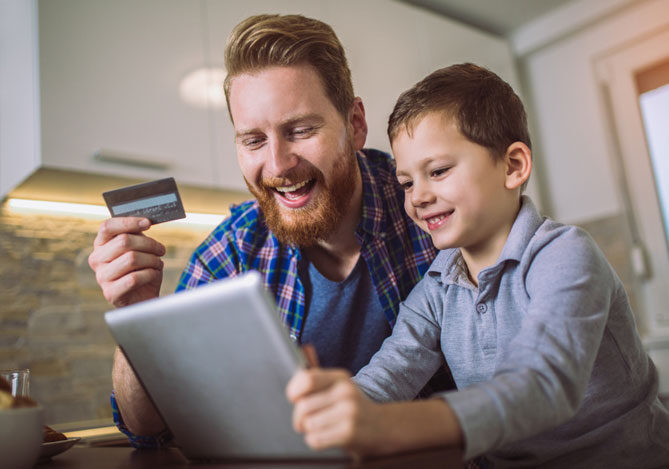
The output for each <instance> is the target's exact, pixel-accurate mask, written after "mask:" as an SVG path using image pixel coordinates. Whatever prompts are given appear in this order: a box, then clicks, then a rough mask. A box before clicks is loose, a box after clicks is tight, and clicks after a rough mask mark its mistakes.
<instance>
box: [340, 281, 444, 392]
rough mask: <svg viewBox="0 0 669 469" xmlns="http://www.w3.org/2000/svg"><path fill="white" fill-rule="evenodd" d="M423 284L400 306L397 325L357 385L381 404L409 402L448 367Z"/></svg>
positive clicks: (358, 378) (361, 373)
mask: <svg viewBox="0 0 669 469" xmlns="http://www.w3.org/2000/svg"><path fill="white" fill-rule="evenodd" d="M425 281H426V280H425V279H423V280H421V281H420V282H419V283H418V284H417V285H416V287H415V288H414V289H413V290H412V291H411V293H410V294H409V296H408V297H407V299H406V301H405V302H403V303H401V304H400V309H399V314H398V316H397V323H396V324H395V327H393V331H392V334H391V335H390V336H389V337H388V338H387V339H386V340H385V341H384V342H383V345H382V346H381V348H380V349H379V351H378V352H376V353H375V354H374V356H373V357H372V359H371V360H370V362H369V364H368V365H367V366H365V367H364V368H362V369H361V370H360V371H359V372H358V374H356V375H355V377H354V378H353V381H354V382H355V383H356V384H357V385H358V386H359V387H360V388H361V389H362V391H363V392H364V393H365V394H367V395H368V396H369V397H370V398H371V399H373V400H375V401H377V402H388V401H398V400H409V399H413V398H414V397H416V395H417V394H418V393H419V392H420V390H421V389H423V387H424V386H425V384H427V382H428V381H429V380H430V378H432V376H433V375H434V374H435V372H436V371H437V370H438V369H439V368H440V367H441V366H442V365H443V364H444V362H445V361H444V357H443V354H442V353H441V348H440V347H439V343H440V342H439V337H440V325H439V322H438V321H437V319H436V318H437V316H436V315H435V314H433V310H434V305H431V304H430V301H429V296H428V295H427V294H426V292H425V285H424V282H425Z"/></svg>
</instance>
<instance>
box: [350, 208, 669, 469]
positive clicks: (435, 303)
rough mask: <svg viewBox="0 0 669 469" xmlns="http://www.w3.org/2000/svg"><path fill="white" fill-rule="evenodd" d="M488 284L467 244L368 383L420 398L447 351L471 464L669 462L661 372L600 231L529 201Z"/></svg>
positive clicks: (433, 278)
mask: <svg viewBox="0 0 669 469" xmlns="http://www.w3.org/2000/svg"><path fill="white" fill-rule="evenodd" d="M478 283H479V286H478V287H476V286H475V285H474V284H473V283H472V282H471V281H469V279H468V277H467V268H466V265H465V263H464V260H463V258H462V256H461V254H460V250H459V249H448V250H444V251H441V252H440V253H439V254H438V256H437V258H436V259H435V260H434V262H433V264H432V266H431V267H430V269H429V270H428V273H427V274H426V276H425V277H424V278H423V280H422V281H421V282H420V283H418V285H416V287H415V288H414V289H413V291H412V292H411V293H410V294H409V296H408V298H407V299H406V301H405V302H404V303H403V304H402V305H401V307H400V313H399V316H398V321H397V324H396V325H395V328H394V329H393V333H392V335H391V336H390V337H389V338H388V339H386V340H385V342H384V343H383V346H382V347H381V349H380V350H379V351H378V352H377V353H376V354H375V355H374V357H373V358H372V360H371V362H370V363H369V365H367V366H366V367H364V368H363V369H362V370H360V372H359V373H358V374H357V375H356V376H355V378H354V380H355V382H356V383H357V384H358V385H359V386H360V387H361V388H362V389H363V390H364V392H365V393H366V394H368V395H369V396H370V397H371V398H372V399H374V400H377V401H381V402H383V401H391V400H405V399H412V398H413V397H415V396H416V394H417V393H418V391H419V390H420V389H421V388H422V387H423V386H424V385H425V383H426V382H427V380H428V379H429V378H430V377H431V376H432V375H433V374H434V372H435V371H436V370H437V368H438V367H439V366H440V365H441V364H442V363H443V362H444V358H445V359H446V362H447V363H448V365H449V367H450V369H451V371H452V373H453V377H454V379H455V382H456V384H457V386H458V391H452V392H447V393H443V394H441V395H440V396H441V397H442V398H443V399H445V400H446V401H447V402H448V404H449V405H450V406H451V407H452V408H453V410H454V412H455V414H456V415H457V417H458V420H459V421H460V424H461V426H462V430H463V432H464V437H465V457H466V458H472V457H474V456H478V455H481V454H486V456H487V457H488V459H489V461H491V462H492V463H493V464H494V467H523V466H525V467H527V466H530V467H537V466H543V467H570V468H574V467H607V468H612V467H630V468H631V467H633V468H645V467H665V466H666V467H669V413H668V412H667V410H666V409H665V408H664V407H663V406H662V404H661V403H660V402H659V400H658V398H657V386H658V377H657V371H656V369H655V366H654V365H653V363H652V361H651V360H650V358H649V357H648V355H647V354H646V353H645V352H644V350H643V347H642V345H641V341H640V339H639V335H638V333H637V330H636V326H635V324H634V317H633V315H632V311H631V309H630V306H629V302H628V299H627V295H626V294H625V291H624V289H623V286H622V284H621V282H620V280H619V279H618V277H617V276H616V274H615V272H614V271H613V269H612V268H611V266H610V265H609V264H608V262H607V261H606V259H605V257H604V255H603V254H602V253H601V251H600V250H599V249H598V248H597V246H596V244H595V243H594V241H593V240H592V239H591V238H590V237H589V236H588V234H587V233H585V232H584V231H583V230H581V229H579V228H576V227H573V226H566V225H562V224H560V223H556V222H555V221H552V220H549V219H545V218H543V217H541V216H540V215H539V213H538V212H537V210H536V208H535V207H534V205H533V204H532V202H531V201H530V199H529V198H527V197H523V198H522V201H521V209H520V212H519V214H518V216H517V218H516V221H515V222H514V225H513V227H512V229H511V232H510V234H509V238H508V239H507V241H506V244H505V245H504V248H503V249H502V253H501V254H500V256H499V259H498V260H497V262H496V263H495V264H494V265H493V266H491V267H488V268H486V269H484V270H483V271H481V273H480V274H479V276H478Z"/></svg>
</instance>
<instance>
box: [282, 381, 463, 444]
mask: <svg viewBox="0 0 669 469" xmlns="http://www.w3.org/2000/svg"><path fill="white" fill-rule="evenodd" d="M350 378H351V375H350V374H349V373H348V372H347V371H345V370H323V369H320V368H311V369H308V370H300V371H298V372H297V373H296V374H295V376H293V378H292V379H291V380H290V382H289V383H288V386H287V387H286V395H287V396H288V399H289V400H290V401H291V402H292V403H293V404H294V405H295V408H294V410H293V427H294V428H295V430H296V431H298V432H300V433H304V438H305V441H306V442H307V444H308V445H309V446H310V447H312V448H313V449H325V448H331V447H340V448H344V449H346V450H348V451H349V452H351V453H352V454H353V455H355V456H365V455H382V454H391V453H398V452H402V451H409V450H415V449H422V448H429V447H435V446H453V445H462V439H463V438H462V430H461V428H460V424H459V422H458V420H457V417H456V416H455V414H454V413H453V411H452V410H451V408H450V407H449V406H448V404H446V402H445V401H444V400H442V399H428V400H424V401H414V402H394V403H388V404H377V403H374V402H372V401H371V400H369V399H368V398H367V397H366V396H365V395H364V394H363V393H362V391H361V390H360V389H359V388H358V387H357V386H356V385H355V384H354V383H353V382H352V381H351V379H350Z"/></svg>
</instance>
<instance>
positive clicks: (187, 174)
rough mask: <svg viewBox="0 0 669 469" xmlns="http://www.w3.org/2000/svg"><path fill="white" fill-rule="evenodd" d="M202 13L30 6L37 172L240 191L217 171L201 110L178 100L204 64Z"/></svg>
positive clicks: (169, 6)
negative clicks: (36, 68)
mask: <svg viewBox="0 0 669 469" xmlns="http://www.w3.org/2000/svg"><path fill="white" fill-rule="evenodd" d="M202 13H203V12H202V9H201V6H200V2H193V1H183V0H142V1H135V0H116V1H113V2H109V1H106V0H59V1H57V2H54V1H49V0H45V1H40V2H39V44H40V51H39V58H40V85H41V121H42V165H43V166H47V167H56V168H61V169H73V170H78V171H90V172H94V173H104V174H113V175H120V176H131V177H141V178H157V177H166V176H175V177H176V178H177V180H178V181H179V182H182V183H188V184H195V185H200V186H211V187H226V188H230V189H237V188H244V187H245V186H244V183H243V180H242V179H241V176H239V171H237V170H235V171H226V172H223V173H221V172H219V171H218V165H217V164H216V162H215V161H214V159H215V158H217V157H218V156H217V155H215V153H214V140H213V132H214V131H215V130H216V129H214V128H213V126H212V125H211V124H212V117H211V113H210V111H208V110H207V109H206V108H197V107H193V106H192V105H189V104H186V103H185V102H184V101H183V100H182V98H181V97H180V91H179V89H180V83H181V81H182V80H183V78H184V77H185V76H186V75H188V74H189V73H190V72H192V71H193V70H196V69H198V68H201V67H204V66H205V65H206V64H207V63H206V57H205V51H206V47H205V45H206V42H205V41H206V39H207V38H206V27H205V25H204V23H205V22H204V18H203V14H202ZM233 151H234V149H233ZM100 156H101V157H102V158H99V157H100ZM232 156H233V157H234V153H233V154H232Z"/></svg>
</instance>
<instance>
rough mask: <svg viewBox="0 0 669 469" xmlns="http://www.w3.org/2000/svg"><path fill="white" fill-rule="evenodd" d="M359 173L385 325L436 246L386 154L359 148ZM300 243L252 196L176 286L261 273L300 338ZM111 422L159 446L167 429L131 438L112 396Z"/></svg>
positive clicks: (364, 248)
mask: <svg viewBox="0 0 669 469" xmlns="http://www.w3.org/2000/svg"><path fill="white" fill-rule="evenodd" d="M358 165H359V166H360V173H361V175H362V186H363V194H362V219H361V220H360V224H359V225H358V228H357V229H356V232H355V236H356V239H357V240H358V242H359V243H360V254H361V255H362V257H363V259H364V260H365V262H366V264H367V268H368V269H369V274H370V277H371V279H372V283H373V284H374V287H375V290H376V293H377V295H378V297H379V301H380V302H381V306H382V307H383V311H384V313H385V315H386V319H387V320H388V323H389V324H390V326H391V327H392V326H393V325H394V324H395V319H396V317H397V312H398V310H399V304H400V301H402V299H404V298H405V297H406V296H407V295H408V294H409V292H410V291H411V289H412V288H413V287H414V285H415V284H416V283H418V281H419V280H420V279H421V278H422V276H423V274H424V273H425V271H426V270H427V268H428V267H429V266H430V264H431V263H432V260H433V259H434V257H435V256H436V254H437V250H436V249H435V248H434V246H433V245H432V240H431V239H430V236H429V235H428V234H426V233H424V232H423V231H422V230H421V229H420V228H418V227H417V226H416V225H415V224H414V223H413V222H412V221H411V219H410V218H409V217H408V216H407V215H406V213H405V212H404V191H403V190H402V188H401V187H400V186H399V184H398V183H397V180H396V179H395V164H394V161H393V160H392V159H391V157H390V156H389V155H388V154H386V153H383V152H380V151H378V150H371V149H367V150H363V152H359V153H358ZM300 258H301V252H300V249H299V247H297V246H291V245H285V244H282V243H280V242H279V240H278V239H277V238H276V236H275V235H274V234H273V233H272V232H271V231H270V230H269V228H268V227H267V225H266V224H265V219H264V217H263V215H262V212H261V211H260V207H259V205H258V203H257V201H247V202H244V203H242V204H240V205H238V206H233V207H231V215H230V217H228V218H226V219H225V220H224V221H223V222H222V223H221V224H220V225H219V226H218V227H216V229H214V231H213V232H212V233H211V234H210V235H209V236H208V237H207V239H206V240H205V241H204V242H203V243H202V244H201V245H200V246H199V247H198V248H197V249H196V250H195V252H194V253H193V255H192V257H191V259H190V261H189V263H188V265H187V266H186V268H185V269H184V272H183V273H182V275H181V278H180V280H179V285H178V286H177V291H181V290H186V289H189V288H193V287H197V286H198V285H202V284H206V283H210V282H213V281H215V280H219V279H223V278H227V277H234V276H236V275H238V274H241V273H243V272H246V271H249V270H256V271H258V272H260V273H261V274H262V276H263V278H264V280H265V286H266V288H267V289H268V290H269V291H270V292H273V293H274V295H275V299H276V304H277V307H278V311H279V314H280V316H281V319H282V321H283V322H284V323H285V324H286V325H287V326H288V328H289V331H290V335H291V337H292V338H293V339H294V340H299V338H300V334H301V332H302V325H303V319H304V317H305V294H304V285H303V283H302V281H301V279H300V278H299V277H298V269H297V267H298V264H299V261H300ZM112 409H113V410H114V419H115V422H116V424H117V425H118V426H119V428H120V429H121V431H123V432H124V433H125V434H126V435H128V437H129V438H130V441H131V443H132V444H133V446H136V447H140V446H141V447H147V446H150V447H154V446H162V445H164V444H165V442H166V441H167V440H168V437H167V435H166V434H163V435H159V436H158V437H156V438H153V439H152V438H151V437H148V438H147V437H137V436H136V435H133V434H131V433H130V432H128V431H127V429H126V428H125V425H124V424H123V419H122V418H121V415H120V413H119V412H118V407H117V405H116V402H115V400H114V397H113V394H112Z"/></svg>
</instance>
